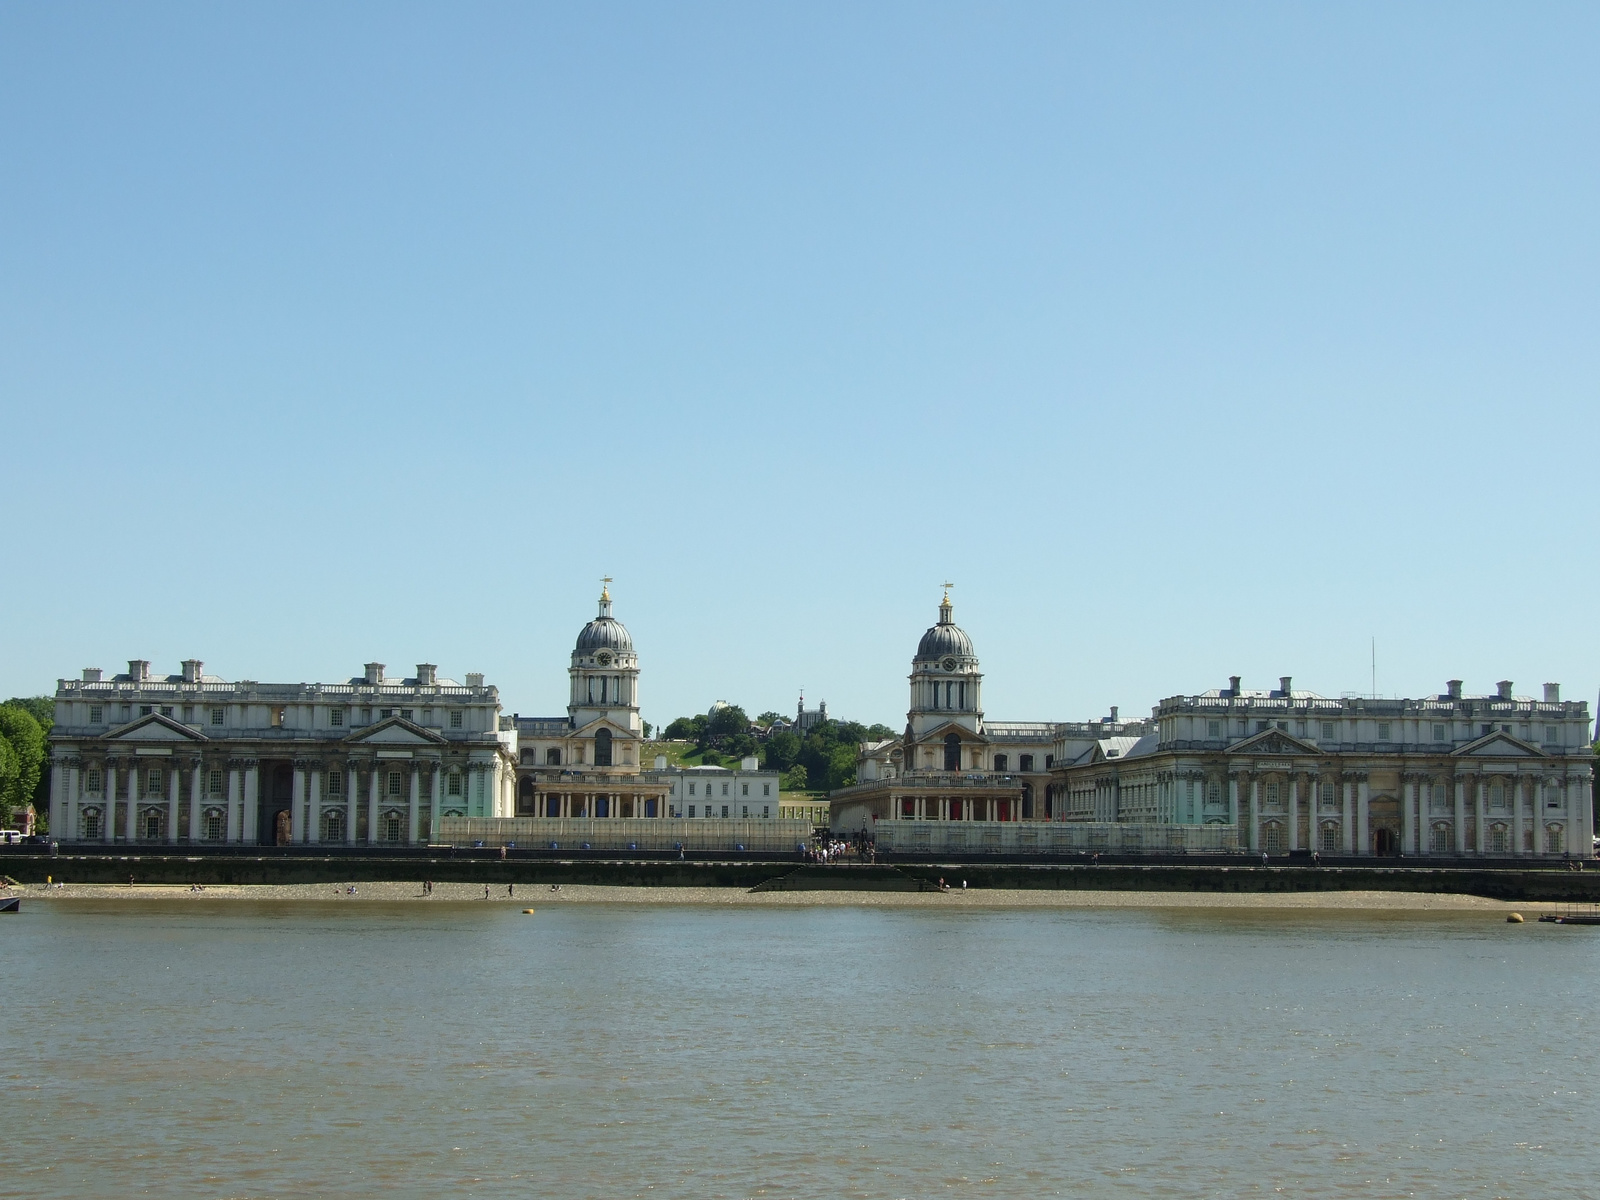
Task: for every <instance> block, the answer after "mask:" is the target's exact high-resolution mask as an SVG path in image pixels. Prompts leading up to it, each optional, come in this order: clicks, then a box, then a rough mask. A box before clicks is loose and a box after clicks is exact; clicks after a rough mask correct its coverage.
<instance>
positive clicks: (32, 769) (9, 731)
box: [0, 701, 49, 821]
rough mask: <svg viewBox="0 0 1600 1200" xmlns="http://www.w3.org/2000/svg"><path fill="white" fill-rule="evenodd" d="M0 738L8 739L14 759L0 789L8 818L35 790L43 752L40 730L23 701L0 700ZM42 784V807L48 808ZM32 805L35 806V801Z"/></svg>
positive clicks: (37, 785) (40, 773) (42, 733)
mask: <svg viewBox="0 0 1600 1200" xmlns="http://www.w3.org/2000/svg"><path fill="white" fill-rule="evenodd" d="M0 738H3V739H4V740H5V741H6V742H7V743H8V745H9V747H10V749H11V752H12V754H13V755H14V756H15V759H16V766H15V767H14V768H13V769H12V770H11V771H10V778H9V780H8V781H7V783H6V786H5V788H4V790H3V791H0V810H3V811H4V815H5V818H6V820H7V821H9V820H10V819H11V812H12V810H13V809H16V808H20V807H21V806H22V805H24V804H28V803H30V802H32V801H33V800H34V799H35V797H36V795H37V794H38V792H39V785H40V781H41V779H42V778H43V777H44V775H43V773H44V760H45V755H46V750H45V740H44V730H43V729H41V728H40V727H39V722H38V721H37V720H35V719H34V716H33V714H32V713H31V712H29V711H28V709H27V708H26V707H24V705H22V704H17V703H15V702H9V701H8V702H7V703H5V704H0ZM45 787H46V805H45V809H48V807H49V805H48V788H49V785H48V783H46V784H45ZM34 807H35V808H38V807H39V806H38V805H37V804H35V805H34ZM41 811H44V810H41Z"/></svg>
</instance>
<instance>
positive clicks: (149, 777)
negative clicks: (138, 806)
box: [144, 767, 161, 796]
mask: <svg viewBox="0 0 1600 1200" xmlns="http://www.w3.org/2000/svg"><path fill="white" fill-rule="evenodd" d="M144 794H145V795H146V796H158V795H160V794H161V768H160V767H151V768H150V769H149V770H148V771H146V772H145V773H144Z"/></svg>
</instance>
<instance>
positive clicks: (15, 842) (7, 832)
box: [0, 829, 22, 846]
mask: <svg viewBox="0 0 1600 1200" xmlns="http://www.w3.org/2000/svg"><path fill="white" fill-rule="evenodd" d="M20 845H22V830H20V829H0V846H20Z"/></svg>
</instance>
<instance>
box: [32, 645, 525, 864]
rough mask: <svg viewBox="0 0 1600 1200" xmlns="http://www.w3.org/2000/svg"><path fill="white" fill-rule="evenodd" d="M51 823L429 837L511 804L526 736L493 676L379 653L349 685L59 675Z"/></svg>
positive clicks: (271, 839) (88, 831) (101, 830)
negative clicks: (396, 666)
mask: <svg viewBox="0 0 1600 1200" xmlns="http://www.w3.org/2000/svg"><path fill="white" fill-rule="evenodd" d="M55 701H56V706H55V727H54V728H53V729H52V730H51V734H50V741H51V746H52V767H51V788H50V829H51V832H52V834H53V835H54V836H55V837H56V838H58V839H59V840H61V841H63V842H72V841H92V842H103V843H164V844H167V845H175V844H183V843H190V844H198V843H233V844H238V845H274V844H278V845H285V844H308V845H309V844H316V843H335V844H344V845H356V844H368V845H371V844H380V843H411V844H415V843H421V842H426V841H427V840H428V838H429V835H430V832H431V831H432V830H433V829H435V828H437V826H438V823H439V820H440V819H441V817H443V816H445V815H460V816H499V815H507V814H509V812H510V808H511V796H512V792H511V770H512V766H513V762H514V755H515V747H516V733H515V731H514V730H512V729H510V728H508V727H506V726H507V723H506V722H503V721H502V719H501V717H500V699H499V693H498V692H497V691H496V689H495V688H494V687H492V686H486V685H485V684H484V682H483V676H482V675H475V674H474V675H468V676H467V677H466V683H465V684H460V683H456V682H455V681H454V680H450V679H441V678H440V677H439V675H438V672H437V668H435V667H434V666H433V665H432V664H430V663H421V664H418V666H417V673H416V675H415V676H414V677H411V678H405V679H395V678H391V677H388V676H385V675H384V666H383V664H382V663H368V664H367V665H366V669H365V671H364V672H363V673H362V675H360V676H357V677H354V678H351V679H349V680H346V681H344V682H340V683H332V684H323V683H289V684H279V683H257V682H255V681H253V680H240V681H238V682H229V681H227V680H224V679H221V678H218V677H217V676H215V675H206V674H204V673H203V671H202V667H201V664H200V662H199V661H198V660H194V659H190V660H187V661H185V662H184V663H183V669H182V671H181V672H180V673H179V674H176V675H152V674H151V672H150V664H149V663H148V662H147V661H144V660H141V659H135V660H132V661H130V662H129V664H128V672H127V674H125V675H116V676H113V677H112V678H110V679H106V678H104V674H103V672H102V671H101V670H99V669H98V668H91V669H86V670H85V671H84V672H83V678H82V679H81V680H66V679H63V680H60V681H58V683H57V686H56V696H55Z"/></svg>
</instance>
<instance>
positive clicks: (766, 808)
mask: <svg viewBox="0 0 1600 1200" xmlns="http://www.w3.org/2000/svg"><path fill="white" fill-rule="evenodd" d="M771 815H772V809H771V806H770V805H767V804H763V805H762V806H761V818H762V820H766V819H767V818H768V817H770V816H771Z"/></svg>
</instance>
